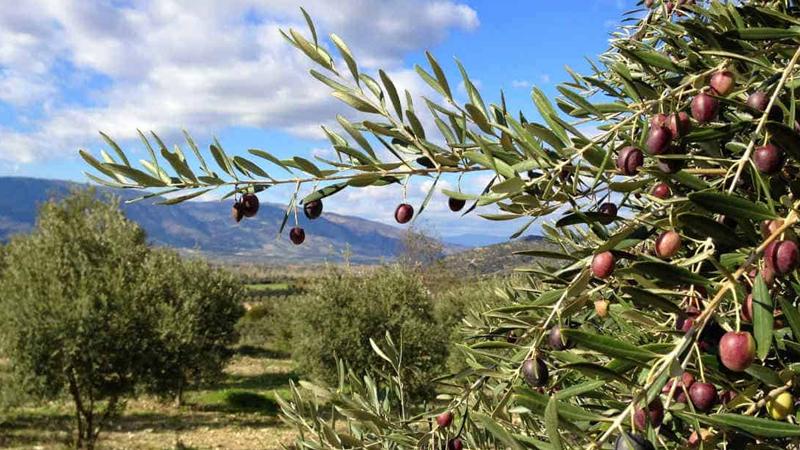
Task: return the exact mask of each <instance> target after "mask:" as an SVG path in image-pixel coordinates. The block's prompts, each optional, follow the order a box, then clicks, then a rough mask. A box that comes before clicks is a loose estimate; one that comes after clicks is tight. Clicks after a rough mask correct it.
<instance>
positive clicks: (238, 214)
mask: <svg viewBox="0 0 800 450" xmlns="http://www.w3.org/2000/svg"><path fill="white" fill-rule="evenodd" d="M231 217H233V220H235V221H236V223H239V222H241V221H242V219H244V211H242V204H241V203H240V202H236V203H234V204H233V207H232V208H231Z"/></svg>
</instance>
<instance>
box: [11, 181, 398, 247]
mask: <svg viewBox="0 0 800 450" xmlns="http://www.w3.org/2000/svg"><path fill="white" fill-rule="evenodd" d="M80 186H81V185H79V184H77V183H72V182H67V181H57V180H44V179H34V178H18V177H0V240H3V241H6V240H8V239H9V238H10V237H11V236H12V235H14V234H17V233H24V232H26V231H28V230H30V229H31V228H32V227H33V225H34V223H35V220H36V214H37V210H38V207H39V205H40V204H41V203H42V202H45V201H47V200H48V199H50V198H60V197H63V196H65V195H66V194H67V193H69V191H70V189H73V188H75V187H80ZM98 189H99V191H101V192H111V193H113V194H115V195H118V196H120V197H122V198H123V199H131V198H135V197H137V196H139V195H140V194H141V193H138V192H135V191H120V190H114V191H113V192H112V191H111V190H109V189H105V188H98ZM155 202H156V200H144V201H141V202H136V203H132V204H123V205H122V208H123V210H124V212H125V214H126V215H127V216H128V218H130V219H131V220H133V221H135V222H137V223H139V224H140V225H141V226H142V227H143V228H144V229H145V230H146V231H147V234H148V236H149V238H150V240H151V242H152V243H153V244H155V245H164V246H169V247H173V248H177V249H181V250H182V251H184V252H192V253H199V254H203V255H205V256H209V257H212V258H215V259H223V260H230V259H234V258H235V259H236V260H239V261H241V260H246V261H250V262H258V263H285V262H288V261H292V262H298V261H302V262H322V261H339V260H341V259H342V258H343V255H344V253H345V252H349V253H350V255H351V260H352V261H354V262H359V263H370V262H378V261H380V260H382V259H389V258H393V257H395V256H396V255H397V253H398V251H399V250H400V248H401V246H400V243H401V236H402V233H403V230H402V229H400V228H396V227H392V226H388V225H383V224H380V223H377V222H372V221H369V220H364V219H360V218H357V217H350V216H343V215H339V214H333V213H329V212H326V213H324V214H323V215H322V217H320V218H319V219H317V220H315V221H308V220H307V219H306V218H305V217H304V216H303V215H302V214H300V223H301V226H302V227H304V228H305V229H306V235H307V239H306V243H305V244H304V245H301V246H295V245H292V244H291V242H289V240H288V238H287V237H286V236H285V235H284V236H280V237H277V238H276V236H277V232H278V229H279V227H280V224H281V221H282V219H283V214H284V209H283V207H282V206H280V205H275V204H264V203H262V205H261V208H260V211H259V214H258V216H257V217H256V218H253V219H248V220H245V221H243V222H242V223H240V224H235V223H233V221H232V220H231V218H230V214H229V212H230V201H227V202H219V201H209V202H201V201H193V202H186V203H183V204H180V205H176V206H172V207H163V206H158V205H155V204H154V203H155Z"/></svg>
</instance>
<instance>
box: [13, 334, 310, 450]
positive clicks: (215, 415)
mask: <svg viewBox="0 0 800 450" xmlns="http://www.w3.org/2000/svg"><path fill="white" fill-rule="evenodd" d="M293 379H296V377H295V375H294V373H293V372H292V363H291V361H290V360H289V359H287V357H286V355H283V354H281V353H278V352H274V351H271V350H269V349H263V348H259V347H250V346H248V347H242V348H240V349H239V351H238V352H237V354H236V356H234V358H233V359H232V360H231V362H230V364H229V365H228V367H227V368H226V369H225V377H224V379H223V380H221V381H220V382H219V383H218V384H217V385H214V386H210V387H207V388H204V389H201V390H196V391H189V392H187V393H186V397H185V405H184V406H181V407H176V406H173V405H172V404H171V403H170V402H162V401H159V400H158V399H153V398H147V397H144V398H138V399H134V400H131V401H130V402H129V403H128V406H127V408H126V410H125V412H124V414H123V416H122V417H120V418H118V419H117V420H115V421H114V422H113V423H112V424H111V426H110V427H108V429H107V430H106V431H104V432H102V433H101V436H100V443H99V448H100V449H112V450H121V449H131V448H135V449H145V450H156V449H158V450H162V449H181V448H182V449H186V448H191V449H219V448H224V449H232V450H245V449H253V448H258V449H270V450H271V449H279V448H281V444H283V445H287V446H288V445H289V444H290V443H291V440H292V437H293V432H292V430H290V429H289V428H287V427H286V426H285V425H284V424H283V423H282V422H281V421H280V419H279V418H278V412H279V408H278V405H277V403H276V401H275V396H276V395H285V394H287V393H288V384H289V380H293ZM70 406H71V405H70V404H69V403H68V402H66V401H64V400H60V401H53V402H46V403H40V404H32V405H25V406H22V407H17V408H13V409H12V410H10V411H7V412H0V448H9V449H30V448H36V449H40V450H56V449H58V450H60V449H66V448H69V446H68V443H69V438H70V434H69V432H70V430H71V427H72V425H73V424H72V420H73V419H72V411H71V409H70Z"/></svg>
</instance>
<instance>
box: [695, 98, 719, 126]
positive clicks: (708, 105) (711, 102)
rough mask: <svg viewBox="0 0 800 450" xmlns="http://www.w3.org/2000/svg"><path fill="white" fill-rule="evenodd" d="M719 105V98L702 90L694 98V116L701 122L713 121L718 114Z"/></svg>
mask: <svg viewBox="0 0 800 450" xmlns="http://www.w3.org/2000/svg"><path fill="white" fill-rule="evenodd" d="M718 107H719V102H718V101H717V99H715V98H714V97H712V96H710V95H708V94H706V93H705V92H701V93H699V94H697V96H696V97H695V98H694V99H692V117H694V120H696V121H698V122H700V123H708V122H711V121H712V120H713V119H714V117H716V116H717V108H718Z"/></svg>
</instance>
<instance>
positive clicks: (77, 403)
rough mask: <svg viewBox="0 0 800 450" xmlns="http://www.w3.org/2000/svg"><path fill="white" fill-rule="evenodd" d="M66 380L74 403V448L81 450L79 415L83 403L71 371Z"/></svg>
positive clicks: (80, 420) (81, 426) (81, 423)
mask: <svg viewBox="0 0 800 450" xmlns="http://www.w3.org/2000/svg"><path fill="white" fill-rule="evenodd" d="M67 380H68V384H69V392H70V394H71V395H72V401H73V402H74V403H75V424H76V425H77V427H78V438H77V439H76V441H75V448H77V449H82V448H83V437H84V431H83V420H82V418H81V414H82V413H83V403H82V401H81V393H80V391H79V390H78V382H77V381H76V380H75V376H74V374H72V373H71V371H70V372H69V373H68V375H67Z"/></svg>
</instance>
